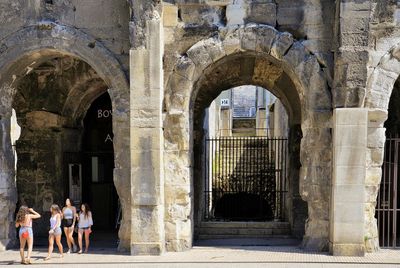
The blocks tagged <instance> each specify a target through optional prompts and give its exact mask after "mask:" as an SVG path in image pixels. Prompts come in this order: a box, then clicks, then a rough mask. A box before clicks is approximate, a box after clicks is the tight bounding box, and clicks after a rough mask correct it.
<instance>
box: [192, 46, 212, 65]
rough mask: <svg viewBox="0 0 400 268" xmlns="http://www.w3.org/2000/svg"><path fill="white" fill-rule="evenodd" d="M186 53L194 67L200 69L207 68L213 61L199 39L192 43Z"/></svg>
mask: <svg viewBox="0 0 400 268" xmlns="http://www.w3.org/2000/svg"><path fill="white" fill-rule="evenodd" d="M187 55H188V57H189V58H190V59H191V60H192V61H193V63H194V64H195V65H196V67H197V68H200V69H205V68H207V67H208V66H209V65H210V64H211V63H212V62H213V61H212V58H211V56H210V54H209V53H208V51H207V49H206V47H205V46H204V41H200V42H198V43H196V44H195V45H193V46H192V47H191V48H190V49H189V50H188V51H187Z"/></svg>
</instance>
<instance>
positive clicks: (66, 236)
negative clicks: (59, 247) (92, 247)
mask: <svg viewBox="0 0 400 268" xmlns="http://www.w3.org/2000/svg"><path fill="white" fill-rule="evenodd" d="M64 234H65V238H67V245H68V251H70V250H71V241H70V236H69V228H68V227H64Z"/></svg>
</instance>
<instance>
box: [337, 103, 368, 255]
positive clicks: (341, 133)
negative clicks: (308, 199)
mask: <svg viewBox="0 0 400 268" xmlns="http://www.w3.org/2000/svg"><path fill="white" fill-rule="evenodd" d="M367 122H368V110H367V109H363V108H347V109H346V108H342V109H335V110H334V129H333V179H332V198H331V209H330V214H331V215H330V251H331V253H332V254H333V255H335V256H363V255H364V254H365V242H364V222H365V220H364V218H365V216H364V210H365V175H366V174H365V163H366V150H367Z"/></svg>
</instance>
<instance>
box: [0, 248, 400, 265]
mask: <svg viewBox="0 0 400 268" xmlns="http://www.w3.org/2000/svg"><path fill="white" fill-rule="evenodd" d="M45 256H46V249H45V248H39V249H35V251H34V254H33V261H34V265H35V266H38V267H46V268H47V267H49V268H50V267H59V266H64V267H66V266H70V267H73V268H78V267H85V268H88V267H118V268H123V267H143V268H153V267H174V268H181V267H190V268H198V267H207V268H214V267H218V268H224V267H229V268H239V267H245V268H253V267H273V268H274V267H296V268H303V267H304V268H306V267H307V268H317V267H318V268H319V267H323V268H334V267H351V268H353V267H354V268H358V267H368V268H369V267H371V268H372V267H398V268H400V250H381V251H380V252H378V253H374V254H367V256H365V257H363V258H358V257H333V256H329V255H328V254H323V253H306V252H303V251H301V250H300V249H299V248H298V247H293V246H287V247H276V246H240V247H234V246H218V247H203V246H196V247H194V248H193V249H192V250H190V251H187V252H181V253H175V252H174V253H166V254H165V255H163V256H153V257H147V256H128V255H123V254H119V253H117V252H115V250H101V249H99V248H94V249H93V251H92V252H90V253H89V254H82V255H78V254H69V255H65V257H64V258H63V259H60V258H58V254H57V253H53V259H51V260H50V261H47V262H44V261H43V259H44V257H45ZM0 266H7V267H14V266H22V265H21V264H19V253H18V251H17V250H10V251H6V252H3V253H0Z"/></svg>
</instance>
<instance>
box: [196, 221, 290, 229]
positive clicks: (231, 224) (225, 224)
mask: <svg viewBox="0 0 400 268" xmlns="http://www.w3.org/2000/svg"><path fill="white" fill-rule="evenodd" d="M200 227H202V228H237V229H238V228H252V229H269V228H278V229H285V228H290V224H289V223H288V222H281V221H268V222H259V221H248V222H247V221H207V222H201V223H200Z"/></svg>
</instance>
